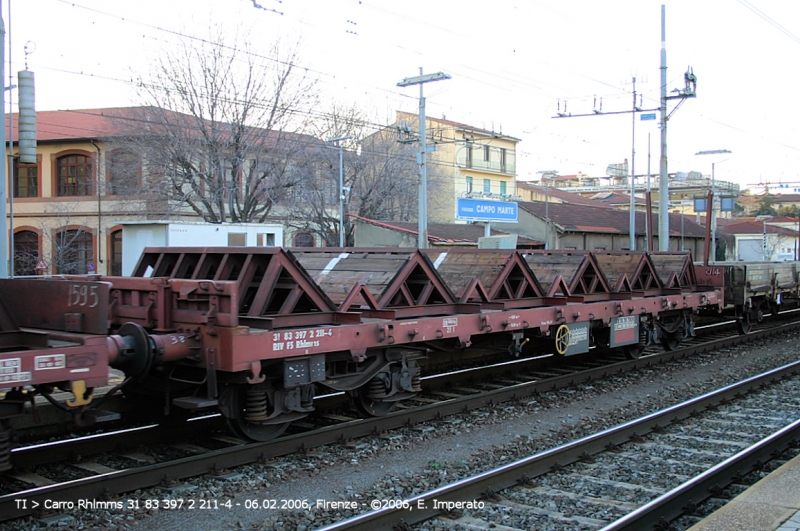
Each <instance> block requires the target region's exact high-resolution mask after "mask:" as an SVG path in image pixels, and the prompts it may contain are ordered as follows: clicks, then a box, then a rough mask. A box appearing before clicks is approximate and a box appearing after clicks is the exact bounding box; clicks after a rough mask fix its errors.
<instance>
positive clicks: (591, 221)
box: [519, 201, 705, 238]
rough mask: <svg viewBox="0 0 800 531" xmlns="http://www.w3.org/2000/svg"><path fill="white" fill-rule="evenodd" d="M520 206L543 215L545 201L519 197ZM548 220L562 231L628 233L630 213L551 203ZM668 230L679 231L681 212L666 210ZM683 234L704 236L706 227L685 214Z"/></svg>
mask: <svg viewBox="0 0 800 531" xmlns="http://www.w3.org/2000/svg"><path fill="white" fill-rule="evenodd" d="M519 206H520V208H521V209H523V210H525V211H526V212H529V213H531V214H533V215H534V216H536V217H538V218H541V219H545V204H544V203H542V202H540V201H522V202H520V203H519ZM547 212H548V215H549V216H550V220H551V221H552V222H553V223H555V224H556V225H557V226H558V227H560V228H561V229H562V230H563V231H565V232H598V233H605V234H628V232H629V230H630V229H629V225H630V214H629V212H628V211H625V210H618V209H616V208H611V207H603V208H597V207H595V206H585V205H577V204H566V203H551V204H550V205H549V206H548V208H547ZM653 227H654V231H653V232H654V234H657V233H658V230H657V227H658V214H653ZM669 229H670V234H673V235H680V234H681V216H680V214H672V213H671V214H669ZM636 234H642V235H643V234H645V215H644V212H636ZM683 234H684V235H685V236H687V237H690V238H691V237H695V238H703V237H705V229H703V227H701V226H700V225H698V224H697V223H695V222H694V221H693V220H691V219H690V218H689V217H688V216H685V217H684V220H683Z"/></svg>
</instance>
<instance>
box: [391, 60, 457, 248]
mask: <svg viewBox="0 0 800 531" xmlns="http://www.w3.org/2000/svg"><path fill="white" fill-rule="evenodd" d="M419 74H420V75H418V76H415V77H407V78H405V79H403V80H402V81H401V82H399V83H398V84H397V86H398V87H408V86H411V85H419V244H418V247H419V248H420V249H427V248H428V166H427V164H426V161H425V159H426V158H427V154H428V146H427V141H428V139H427V134H428V133H427V132H426V131H425V98H424V97H423V95H422V85H423V84H425V83H430V82H432V81H441V80H443V79H450V76H449V75H447V74H445V73H443V72H436V73H435V74H425V75H423V74H422V67H420V69H419Z"/></svg>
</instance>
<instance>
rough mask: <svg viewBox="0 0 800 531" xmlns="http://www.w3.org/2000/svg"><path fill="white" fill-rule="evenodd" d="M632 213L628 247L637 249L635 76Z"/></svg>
mask: <svg viewBox="0 0 800 531" xmlns="http://www.w3.org/2000/svg"><path fill="white" fill-rule="evenodd" d="M631 123H632V126H631V215H630V220H629V223H628V232H630V243H629V247H628V249H630V250H631V251H635V250H636V171H635V170H634V168H635V164H636V78H635V77H634V78H633V111H631Z"/></svg>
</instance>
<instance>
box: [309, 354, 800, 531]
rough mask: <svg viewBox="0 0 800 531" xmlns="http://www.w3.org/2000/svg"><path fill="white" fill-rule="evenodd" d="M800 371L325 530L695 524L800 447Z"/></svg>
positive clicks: (758, 380) (797, 366)
mask: <svg viewBox="0 0 800 531" xmlns="http://www.w3.org/2000/svg"><path fill="white" fill-rule="evenodd" d="M798 373H800V362H796V363H793V364H791V365H787V366H784V367H781V368H779V369H775V370H773V371H769V372H768V373H765V374H762V375H759V376H756V377H753V378H749V379H747V380H745V381H742V382H740V383H737V384H734V385H731V386H728V387H725V388H723V389H720V390H718V391H715V392H713V393H708V394H706V395H703V396H700V397H698V398H695V399H693V400H689V401H687V402H684V403H682V404H678V405H676V406H673V407H670V408H667V409H664V410H662V411H658V412H656V413H653V414H650V415H647V416H645V417H643V418H640V419H637V420H634V421H631V422H627V423H625V424H622V425H620V426H617V427H615V428H612V429H609V430H606V431H604V432H601V433H598V434H595V435H592V436H589V437H586V438H583V439H580V440H577V441H574V442H572V443H569V444H566V445H562V446H559V447H557V448H554V449H552V450H548V451H545V452H542V453H539V454H536V455H533V456H530V457H527V458H524V459H521V460H518V461H516V462H514V463H510V464H508V465H506V466H503V467H500V468H497V469H494V470H490V471H487V472H483V473H481V474H479V475H477V476H474V477H471V478H468V479H464V480H461V481H458V482H456V483H453V484H450V485H447V486H445V487H441V488H438V489H435V490H433V491H430V492H426V493H424V494H421V495H418V496H414V497H412V498H408V499H404V500H394V501H392V502H390V503H388V504H387V505H389V506H387V507H385V508H382V509H379V510H376V511H372V512H369V513H365V514H362V515H360V516H357V517H355V518H352V519H350V520H347V521H344V522H339V523H337V524H333V525H330V526H327V527H325V528H323V529H324V531H359V530H365V531H366V530H370V531H377V530H387V531H389V530H396V529H407V530H411V529H415V528H416V529H422V528H425V529H430V528H431V527H430V526H428V527H425V526H422V527H411V526H412V525H414V524H420V523H421V522H426V521H427V520H429V519H431V518H436V519H437V521H436V522H435V527H436V529H441V530H447V529H465V528H469V529H487V530H488V529H497V528H501V529H505V530H507V531H512V530H518V529H548V530H553V531H560V530H562V529H563V530H565V531H566V530H574V529H587V530H589V529H602V530H603V531H623V530H624V531H640V530H643V529H666V528H667V524H668V523H669V522H673V521H676V520H679V519H682V521H681V522H679V527H678V529H683V528H684V527H682V526H683V525H690V524H691V523H693V522H694V520H696V519H695V518H694V517H693V515H694V514H695V513H696V511H697V510H698V505H699V503H701V502H704V501H706V500H708V499H710V498H715V499H717V500H718V499H719V497H720V496H724V495H725V493H726V489H728V491H727V495H728V496H729V497H733V496H735V494H736V489H737V488H741V482H742V477H743V475H745V474H746V473H749V472H751V471H753V470H763V469H764V468H765V462H768V461H769V460H770V459H775V458H776V456H780V457H779V459H786V458H787V456H786V454H784V452H786V451H787V450H788V451H790V452H792V453H791V454H790V455H796V454H797V453H800V448H798V447H797V440H798V438H800V420H798V418H797V410H798V406H800V393H799V391H800V376H798ZM782 462H783V461H782V460H781V461H779V464H782ZM776 467H777V466H776ZM687 513H688V514H687ZM429 523H430V522H429ZM656 526H661V527H656Z"/></svg>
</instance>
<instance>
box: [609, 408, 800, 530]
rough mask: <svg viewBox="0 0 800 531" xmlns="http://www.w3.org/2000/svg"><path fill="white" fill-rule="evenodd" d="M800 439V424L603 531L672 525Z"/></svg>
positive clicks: (742, 452) (662, 496)
mask: <svg viewBox="0 0 800 531" xmlns="http://www.w3.org/2000/svg"><path fill="white" fill-rule="evenodd" d="M798 437H800V420H796V421H795V422H793V423H791V424H789V425H788V426H785V427H783V428H782V429H780V430H778V431H777V432H775V433H773V434H772V435H770V436H768V437H765V438H764V439H762V440H760V441H759V442H757V443H756V444H754V445H753V446H750V447H749V448H746V449H744V450H742V451H741V452H739V453H738V454H736V455H734V456H732V457H729V458H728V459H726V460H725V461H723V462H722V463H719V464H718V465H716V466H714V467H713V468H710V469H709V470H707V471H705V472H703V473H702V474H700V475H699V476H697V477H695V478H692V479H691V480H689V481H687V482H685V483H683V484H682V485H679V486H678V487H675V488H674V489H672V490H671V491H669V492H667V493H665V494H663V495H661V496H659V497H658V498H656V499H655V500H653V501H651V502H650V503H648V504H646V505H643V506H642V507H639V508H638V509H636V510H635V511H633V512H632V513H630V514H628V515H626V516H624V517H622V518H620V519H619V520H617V521H615V522H612V523H611V524H609V525H607V526H605V527H604V528H602V529H601V530H600V531H641V530H642V529H657V527H656V526H658V525H661V524H662V522H665V521H666V522H670V521H672V520H674V519H676V518H678V517H680V516H681V515H682V514H684V513H685V512H686V507H691V506H694V505H698V504H699V503H702V502H704V501H706V500H707V499H708V498H710V497H712V496H713V491H714V489H716V488H717V487H719V488H724V487H726V486H728V485H730V484H731V483H733V482H734V480H735V478H736V477H737V476H740V475H741V474H742V472H743V471H748V470H753V469H754V468H756V467H757V465H758V463H759V462H760V461H763V460H764V457H765V456H769V455H772V454H775V453H779V452H781V451H783V450H784V449H786V448H788V447H789V446H790V445H792V444H793V443H795V442H796V441H797V440H798Z"/></svg>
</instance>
